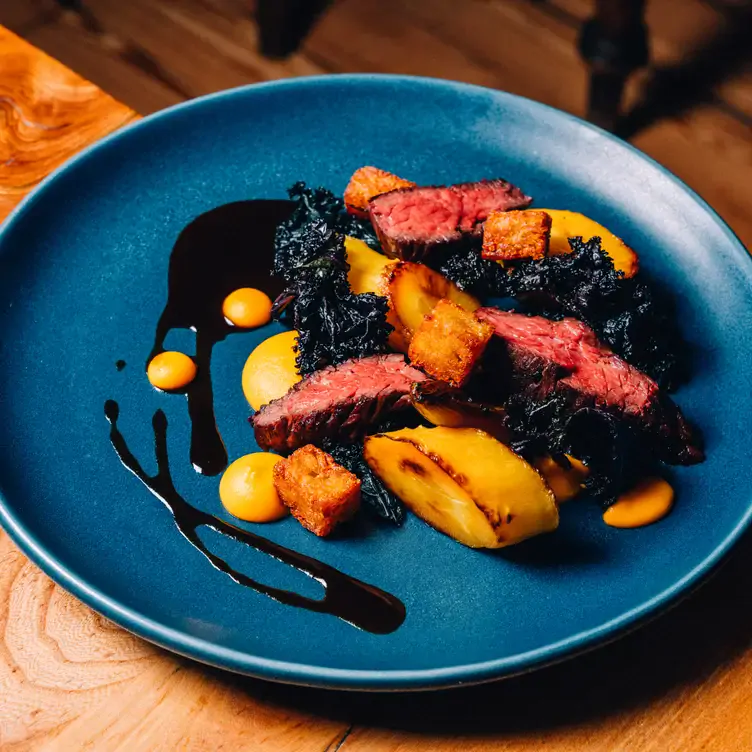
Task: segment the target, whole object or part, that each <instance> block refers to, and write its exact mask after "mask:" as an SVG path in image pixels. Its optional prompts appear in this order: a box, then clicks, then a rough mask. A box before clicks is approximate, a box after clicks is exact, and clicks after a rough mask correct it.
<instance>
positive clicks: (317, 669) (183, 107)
mask: <svg viewBox="0 0 752 752" xmlns="http://www.w3.org/2000/svg"><path fill="white" fill-rule="evenodd" d="M332 83H337V84H339V85H342V86H345V87H347V86H350V85H352V84H363V83H366V84H367V83H373V84H376V85H393V84H399V83H413V84H418V85H421V86H426V87H429V88H435V87H439V88H444V89H446V90H453V91H454V92H456V93H458V94H460V95H462V94H467V93H474V94H476V95H482V96H484V97H488V96H491V97H492V98H495V99H497V100H505V101H508V102H509V101H511V102H513V103H515V107H516V108H517V109H519V107H520V105H521V106H522V107H523V108H527V109H532V110H533V111H535V110H538V111H539V112H544V113H546V114H548V115H552V116H554V117H556V118H563V119H564V120H565V121H568V122H570V123H571V124H573V125H575V126H578V127H580V128H585V129H586V130H589V131H590V132H591V133H592V134H594V135H596V136H599V137H602V138H603V137H605V138H606V140H607V141H609V142H611V144H614V145H617V146H619V147H621V148H624V149H626V150H627V151H629V152H631V153H632V154H633V155H635V156H637V157H639V158H640V159H641V160H643V161H644V162H646V163H648V164H650V165H652V166H653V167H654V168H656V169H657V170H658V171H659V172H660V173H662V174H663V176H664V177H667V178H668V179H669V180H670V181H671V182H672V183H673V184H674V186H675V187H676V188H677V189H679V190H681V191H682V192H683V193H685V194H686V195H687V196H688V197H689V198H690V199H692V200H693V201H694V202H695V203H696V204H698V205H699V206H700V208H702V209H703V210H704V212H705V214H707V215H709V218H710V219H712V221H713V223H714V224H715V225H716V226H717V227H718V229H719V230H720V231H721V232H722V233H723V235H724V236H725V237H726V239H727V240H728V241H729V243H730V245H731V246H733V248H734V254H735V256H736V258H735V259H734V260H735V261H737V262H738V263H739V264H743V263H747V264H752V257H751V256H750V254H749V252H748V251H747V249H746V248H745V246H744V244H743V243H742V241H741V240H740V238H739V237H738V236H737V235H736V234H735V233H734V231H733V230H732V229H731V228H730V227H729V225H728V224H727V223H726V222H725V220H723V218H722V217H721V216H720V215H719V214H718V213H717V212H716V211H715V210H714V209H713V208H712V207H711V206H710V205H709V204H708V203H707V202H706V201H705V200H704V199H703V198H702V197H701V196H700V195H699V194H698V193H697V192H696V191H694V190H693V189H691V188H690V187H689V186H688V185H686V184H685V183H684V182H683V181H682V180H681V179H680V178H678V177H677V176H676V175H675V174H674V173H673V172H671V171H670V170H669V169H668V168H666V167H664V166H663V165H661V164H660V163H659V162H657V161H656V160H654V159H653V158H652V157H650V156H648V155H647V154H645V153H644V152H642V151H641V150H640V149H638V148H637V147H635V146H633V145H632V144H630V143H628V142H626V141H623V140H622V139H620V138H618V137H617V136H615V135H614V134H612V133H609V132H607V131H604V130H603V129H601V128H599V127H597V126H595V125H593V124H592V123H588V122H587V121H585V120H582V119H581V118H579V117H577V116H575V115H572V114H570V113H568V112H564V111H563V110H559V109H557V108H555V107H552V106H550V105H547V104H543V103H542V102H537V101H535V100H532V99H529V98H527V97H523V96H520V95H518V94H512V93H510V92H506V91H501V90H495V89H489V88H487V87H483V86H477V85H474V84H466V83H462V82H456V81H447V80H444V79H439V78H429V77H423V76H406V75H393V74H374V73H360V74H358V73H354V74H329V75H319V76H308V77H301V78H291V79H282V80H277V81H267V82H263V83H257V84H249V85H247V86H242V87H237V88H234V89H227V90H224V91H220V92H215V93H213V94H208V95H205V96H202V97H198V98H196V99H191V100H188V101H185V102H182V103H180V104H177V105H174V106H172V107H168V108H167V109H164V110H160V111H158V112H155V113H152V114H151V115H148V116H146V117H143V118H141V119H138V120H135V121H133V122H130V123H128V124H126V125H125V126H123V127H121V128H118V129H117V130H115V131H113V132H112V133H109V134H108V135H106V136H105V137H103V138H102V139H100V140H98V141H95V142H94V143H92V144H89V145H88V146H86V147H85V148H84V149H82V150H81V151H79V152H78V153H76V154H75V155H74V156H72V157H71V158H70V159H68V160H66V161H65V162H64V163H63V164H62V165H60V166H59V167H57V168H56V169H55V170H54V171H53V172H51V173H50V174H49V175H48V176H47V177H45V178H44V179H43V180H42V181H41V182H40V183H39V184H38V185H36V186H35V187H34V188H33V189H32V190H31V191H30V192H29V193H28V194H27V195H26V196H25V197H24V198H23V199H22V200H21V202H20V203H19V204H18V205H17V206H16V207H15V208H14V209H13V210H12V211H11V212H10V213H9V214H8V215H7V217H6V218H5V220H4V221H3V223H2V225H1V226H0V263H2V262H3V259H4V253H5V252H6V251H5V250H4V248H3V246H4V239H5V237H6V235H8V234H9V233H10V232H11V231H12V228H13V226H14V224H15V223H16V222H17V221H19V219H20V218H21V217H22V216H23V215H24V214H25V213H27V212H28V211H29V210H30V208H31V207H32V206H33V205H34V204H36V203H37V202H38V200H39V197H40V196H42V195H43V194H44V193H45V192H46V191H47V189H48V187H49V186H51V185H52V184H54V183H55V182H56V181H58V180H59V179H60V178H61V177H62V176H63V175H64V174H66V173H67V172H68V171H69V170H72V169H73V168H74V167H75V166H76V165H78V164H80V163H82V162H87V161H89V160H91V159H92V158H94V159H95V158H96V155H97V154H98V152H99V151H101V150H106V149H107V148H108V147H109V145H110V144H112V143H114V142H116V141H118V140H119V139H121V138H124V137H127V135H128V134H129V133H130V132H131V131H132V130H138V129H141V128H148V127H150V125H151V124H152V123H154V122H157V121H160V120H162V119H167V118H170V117H173V116H174V115H175V114H176V113H182V112H185V111H189V110H191V109H194V108H201V107H203V106H204V104H205V103H206V102H213V101H216V100H221V99H232V98H235V97H239V96H240V97H245V96H249V95H250V96H253V95H254V93H255V92H257V91H260V90H265V89H285V88H290V89H296V88H301V87H302V88H309V87H314V88H315V87H317V86H320V85H322V84H325V85H329V84H332ZM742 259H744V260H742ZM0 523H2V527H3V529H4V530H5V531H6V533H7V534H8V536H9V537H10V538H11V540H12V541H13V542H14V543H15V544H16V545H17V546H18V547H19V548H20V549H21V551H22V552H23V553H24V554H25V555H26V556H27V557H28V558H29V559H30V560H31V561H32V562H33V563H34V564H35V565H37V566H38V567H39V568H40V569H41V570H42V571H43V572H44V573H45V574H46V575H48V576H49V577H50V578H51V579H52V580H54V581H55V582H56V583H57V584H58V585H60V586H61V587H63V588H64V589H65V590H67V591H68V592H70V593H71V594H73V595H74V596H75V597H76V598H78V599H80V600H81V601H83V602H84V603H85V604H86V605H88V606H89V607H91V608H93V609H94V610H95V611H97V612H99V613H101V614H103V615H104V616H105V617H106V618H108V619H111V620H112V621H113V622H115V623H116V624H118V625H119V626H121V627H123V628H124V629H126V630H128V631H130V632H132V633H134V634H136V635H138V636H139V637H142V638H144V639H146V640H148V641H149V642H152V643H155V644H157V645H159V646H161V647H163V648H166V649H168V650H170V651H172V652H175V653H178V654H180V655H183V656H186V657H189V658H191V659H194V660H197V661H200V662H203V663H206V664H209V665H212V666H216V667H219V668H222V669H227V670H230V671H234V672H237V673H242V674H246V675H251V676H256V677H259V678H262V679H267V680H271V681H277V682H283V683H290V684H298V685H305V686H312V687H322V688H329V689H356V690H375V691H385V690H424V689H442V688H447V687H454V686H460V685H463V686H466V685H470V684H479V683H483V682H488V681H493V680H495V679H500V678H504V677H508V676H512V675H515V674H519V673H523V672H526V671H532V670H535V669H537V668H540V667H542V666H545V665H549V664H551V663H555V662H559V661H562V660H565V659H568V658H570V657H574V656H575V655H578V654H580V653H582V652H585V651H588V650H591V649H594V648H597V647H599V646H601V645H604V644H606V643H607V642H611V641H613V640H616V639H618V638H620V637H622V636H623V635H624V634H626V633H627V632H629V631H632V630H635V629H638V628H639V627H641V626H642V625H643V624H644V623H645V622H646V621H648V620H650V619H651V618H654V617H657V616H658V615H660V614H661V613H663V612H664V611H665V610H667V609H668V608H670V607H671V606H674V605H676V604H677V603H678V602H679V600H680V599H681V597H682V596H688V595H690V594H691V592H692V591H693V590H694V589H695V587H697V586H699V585H700V584H701V583H702V582H703V581H704V580H705V578H706V577H707V576H708V575H710V574H711V573H712V572H713V571H715V570H716V569H717V567H718V566H719V565H720V564H721V563H722V562H723V560H724V559H725V558H726V556H727V554H728V553H729V552H730V551H731V549H732V548H733V546H734V545H735V544H736V543H737V542H738V541H739V539H740V538H741V537H742V535H743V533H744V532H745V530H746V529H747V528H748V527H750V524H751V523H752V498H750V500H749V505H748V507H747V509H746V511H745V513H744V514H743V515H742V517H741V518H740V519H739V521H738V522H737V524H736V525H735V526H734V527H733V528H732V529H731V530H730V531H729V533H728V534H727V535H726V536H725V537H724V539H723V540H722V541H721V542H720V543H719V544H718V545H717V546H716V547H715V549H714V550H713V551H712V552H711V553H710V554H708V555H707V556H706V557H705V558H704V559H703V560H702V561H701V562H700V563H698V564H697V565H696V566H695V567H693V568H692V569H691V570H690V571H689V572H687V573H686V574H685V575H684V576H683V577H682V578H680V579H679V580H677V581H676V582H674V583H673V584H672V585H671V586H670V587H668V588H666V589H664V590H663V591H661V592H660V593H658V594H657V595H655V596H653V597H652V598H650V599H648V600H647V601H643V602H642V603H641V604H640V605H639V606H635V607H634V608H631V609H629V610H628V611H625V612H624V613H622V614H620V615H619V616H617V617H615V618H613V619H610V620H609V621H607V622H604V623H603V624H600V625H598V626H597V627H594V628H592V629H588V630H583V631H580V632H577V633H575V634H573V635H570V636H568V637H566V638H564V639H562V640H559V641H557V642H555V643H549V644H548V645H545V646H542V647H539V648H536V649H534V650H530V651H526V652H524V653H517V654H516V655H513V656H508V657H506V658H497V659H493V660H488V661H482V662H477V663H470V664H459V665H454V666H448V667H442V668H432V669H415V670H404V671H402V670H393V669H378V670H374V669H335V668H327V667H325V666H316V665H311V664H307V663H296V662H292V661H279V660H275V659H270V658H264V657H261V656H258V655H252V654H251V653H248V652H242V651H238V650H233V649H230V648H226V647H222V646H220V645H217V644H215V643H213V642H211V641H209V640H205V639H201V638H197V637H193V636H191V635H189V634H186V633H185V632H182V631H180V630H177V629H173V628H171V627H167V626H165V625H163V624H161V623H159V622H158V621H156V620H153V619H151V618H149V617H147V616H145V615H143V614H142V613H140V612H139V611H137V610H136V609H131V608H128V607H126V606H123V605H122V604H121V603H119V602H118V601H117V600H116V599H113V598H111V597H110V596H108V595H107V594H106V593H105V592H104V591H103V590H101V589H100V588H97V587H95V586H93V585H91V584H90V583H89V582H88V580H87V578H86V577H85V576H82V575H80V574H77V573H76V572H75V571H73V570H72V569H71V568H69V567H68V566H66V564H65V563H64V562H62V561H60V560H58V559H57V558H56V557H55V556H53V555H52V554H51V553H50V552H48V551H47V549H46V548H45V546H44V545H43V544H42V543H41V542H40V541H39V539H38V538H37V537H36V535H35V534H34V533H33V531H32V530H30V529H28V528H27V527H26V526H25V525H24V524H23V523H22V522H21V521H20V520H19V519H18V517H17V516H16V515H15V514H14V512H13V508H12V503H11V502H10V500H9V499H6V497H5V495H4V494H3V492H2V491H1V490H0Z"/></svg>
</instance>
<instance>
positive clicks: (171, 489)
mask: <svg viewBox="0 0 752 752" xmlns="http://www.w3.org/2000/svg"><path fill="white" fill-rule="evenodd" d="M104 412H105V416H106V417H107V420H108V421H109V422H110V441H111V442H112V446H113V448H114V449H115V452H116V453H117V455H118V457H119V458H120V461H121V462H122V463H123V465H124V466H125V467H126V468H127V469H128V470H130V472H131V473H133V475H135V476H136V477H137V478H138V479H139V480H140V481H141V482H142V483H143V484H144V485H145V486H146V487H147V488H148V489H149V491H151V493H152V494H154V496H156V497H157V498H158V499H159V500H160V501H161V502H162V503H163V504H164V505H165V506H166V507H167V508H168V509H169V510H170V512H171V513H172V516H173V519H174V520H175V524H176V525H177V528H178V530H179V531H180V532H181V533H182V534H183V536H184V537H185V539H186V540H187V541H188V542H189V543H190V544H191V545H192V546H193V547H194V548H196V549H198V550H199V551H200V552H201V553H202V554H203V555H204V556H205V557H206V558H207V559H208V560H209V561H210V562H211V564H212V565H213V566H214V567H215V568H216V569H218V570H219V571H220V572H224V574H226V575H227V576H228V577H230V578H231V579H232V580H234V581H235V582H237V583H238V584H239V585H243V586H245V587H248V588H251V589H252V590H255V591H257V592H259V593H262V594H263V595H267V596H269V597H270V598H273V599H274V600H275V601H279V602H280V603H284V604H286V605H289V606H297V607H298V608H305V609H308V610H309V611H317V612H319V613H324V614H331V615H332V616H336V617H338V618H339V619H342V620H343V621H346V622H348V623H349V624H352V625H353V626H355V627H359V628H360V629H363V630H365V631H367V632H373V633H375V634H388V633H390V632H394V630H396V629H397V628H398V627H399V626H400V625H401V624H402V622H403V621H404V620H405V606H404V604H403V603H402V601H400V600H399V599H398V598H396V597H395V596H393V595H390V594H389V593H386V592H384V591H383V590H380V589H379V588H377V587H374V586H373V585H369V584H368V583H365V582H362V581H361V580H356V579H354V578H353V577H349V576H348V575H346V574H344V573H343V572H340V571H339V570H337V569H334V568H333V567H330V566H328V565H327V564H324V563H323V562H320V561H318V560H316V559H312V558H311V557H309V556H305V555H304V554H299V553H297V552H295V551H291V550H290V549H289V548H284V547H283V546H280V545H279V544H277V543H273V542H272V541H270V540H267V539H266V538H262V537H261V536H259V535H256V534H254V533H251V532H249V531H247V530H242V529H241V528H239V527H235V525H231V524H229V523H227V522H224V521H223V520H220V519H219V518H218V517H214V516H213V515H211V514H208V513H206V512H203V511H201V510H200V509H197V508H196V507H194V506H193V505H192V504H189V503H188V502H187V501H186V500H185V499H184V498H183V497H182V496H181V495H180V494H179V493H178V492H177V490H176V489H175V485H174V483H173V480H172V476H171V475H170V467H169V462H168V458H167V417H166V416H165V414H164V413H163V412H162V411H161V410H157V412H156V413H154V417H153V419H152V425H153V427H154V442H155V452H156V458H157V473H156V475H153V476H152V475H147V474H146V473H145V472H144V470H143V468H142V466H141V463H140V462H139V461H138V460H137V459H136V457H135V456H134V455H133V453H132V452H131V451H130V449H129V448H128V445H127V443H126V441H125V439H124V437H123V435H122V434H121V433H120V430H119V429H118V426H117V421H118V416H119V413H120V411H119V408H118V404H117V402H115V401H113V400H108V401H107V402H106V403H105V406H104ZM202 526H204V527H208V528H211V529H212V530H215V531H216V532H218V533H221V534H222V535H226V536H228V537H230V538H233V539H234V540H236V541H238V542H240V543H243V544H245V545H247V546H250V547H251V548H254V549H256V550H257V551H261V552H262V553H265V554H268V555H269V556H273V557H274V558H275V559H277V560H278V561H281V562H283V563H284V564H289V565H290V566H293V567H295V568H296V569H297V570H299V571H300V572H303V573H304V574H307V575H308V576H309V577H312V578H313V579H315V580H317V581H318V582H320V583H321V584H322V585H323V586H324V597H323V598H321V599H318V600H317V599H315V598H308V597H306V596H303V595H300V594H299V593H295V592H292V591H289V590H281V589H279V588H274V587H271V586H269V585H264V584H263V583H261V582H257V581H256V580H254V579H252V578H251V577H248V576H247V575H245V574H243V573H242V572H238V571H237V570H236V569H233V568H232V567H231V566H230V565H229V564H228V563H227V562H226V561H224V559H221V558H219V557H218V556H216V555H215V554H213V553H212V552H211V551H209V549H208V548H207V547H206V545H205V544H204V543H203V542H202V541H201V539H200V538H199V536H198V532H197V530H198V528H200V527H202Z"/></svg>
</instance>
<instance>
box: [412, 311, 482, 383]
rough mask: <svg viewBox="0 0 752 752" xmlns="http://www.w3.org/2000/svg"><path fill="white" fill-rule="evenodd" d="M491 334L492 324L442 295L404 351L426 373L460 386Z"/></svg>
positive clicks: (466, 379) (467, 377) (470, 373)
mask: <svg viewBox="0 0 752 752" xmlns="http://www.w3.org/2000/svg"><path fill="white" fill-rule="evenodd" d="M493 334H494V328H493V327H492V326H491V325H490V324H488V323H487V322H485V321H481V320H480V319H478V318H477V317H476V316H475V314H474V313H473V312H472V311H467V310H465V309H464V308H463V307H462V306H459V305H457V304H456V303H453V302H452V301H451V300H447V299H446V298H443V299H442V300H440V301H439V302H438V303H437V304H436V305H435V306H434V308H433V310H432V311H431V313H429V314H428V316H426V317H425V318H424V319H423V321H422V322H421V324H420V326H419V327H418V328H417V329H416V330H415V333H414V334H413V338H412V341H411V342H410V347H409V349H408V354H409V357H410V360H411V361H412V363H413V365H416V366H418V368H422V369H423V370H424V371H425V372H426V373H427V374H428V375H429V376H433V378H435V379H439V380H440V381H446V382H447V383H448V384H451V385H452V386H457V387H460V386H463V385H464V384H465V383H467V381H468V379H469V378H470V376H471V375H472V372H473V368H474V367H475V364H476V363H477V362H478V360H479V359H480V357H481V356H482V355H483V351H484V350H485V349H486V345H487V344H488V342H489V340H490V339H491V337H493Z"/></svg>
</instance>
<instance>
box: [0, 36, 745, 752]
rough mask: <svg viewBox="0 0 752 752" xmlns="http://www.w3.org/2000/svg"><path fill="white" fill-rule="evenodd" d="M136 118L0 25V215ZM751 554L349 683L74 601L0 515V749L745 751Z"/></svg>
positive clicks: (741, 548)
mask: <svg viewBox="0 0 752 752" xmlns="http://www.w3.org/2000/svg"><path fill="white" fill-rule="evenodd" d="M136 118H137V115H136V114H135V113H134V112H132V111H131V110H129V109H128V108H127V107H125V106H124V105H122V104H120V103H118V102H117V101H115V100H114V99H112V98H111V97H110V96H108V95H107V94H105V93H104V92H102V91H101V90H99V89H98V88H97V87H95V86H93V85H92V84H90V83H88V82H87V81H84V80H83V79H82V78H80V77H79V76H77V75H76V74H74V73H72V72H71V71H70V70H68V69H66V68H65V67H64V66H62V65H61V64H59V63H57V62H56V61H54V60H52V59H51V58H49V57H46V56H45V55H44V54H42V53H41V52H39V50H37V49H35V48H34V47H32V46H30V45H29V44H27V43H26V42H23V41H22V40H21V39H19V38H18V37H16V36H14V35H13V34H11V33H10V32H8V31H6V30H4V29H2V27H0V220H1V219H2V218H4V217H5V215H6V214H7V213H8V212H9V211H10V210H11V209H12V208H13V206H15V205H16V204H17V203H18V202H19V201H20V200H21V199H22V198H23V196H24V195H25V194H26V193H27V192H28V191H29V190H30V189H31V188H33V187H34V185H35V184H36V183H38V182H39V180H41V179H42V178H43V177H44V176H45V175H47V174H48V173H49V172H50V171H51V170H53V169H54V168H55V167H57V166H58V165H59V164H61V163H62V162H64V161H65V160H66V159H67V158H68V157H70V156H71V155H72V154H73V153H75V152H76V151H78V150H79V149H81V148H83V147H84V146H86V145H87V144H89V143H91V142H93V141H96V140H97V139H98V138H101V137H102V136H104V135H105V134H107V133H109V132H111V131H113V130H115V129H116V128H119V127H121V126H122V125H124V124H126V123H128V122H131V121H133V120H134V119H136ZM718 177H719V179H721V180H722V179H723V176H722V175H719V176H718ZM635 566H639V562H635ZM751 568H752V539H751V538H750V537H749V536H748V537H747V538H746V539H745V540H744V541H742V543H741V544H740V545H739V546H738V548H737V550H736V552H735V553H734V554H733V556H732V557H731V559H730V560H729V561H728V563H727V564H726V565H725V566H724V567H723V568H722V569H721V571H720V572H719V573H718V574H717V575H716V576H715V577H714V578H713V579H712V581H711V582H709V583H708V584H707V585H706V586H704V587H703V588H701V589H700V591H699V592H697V593H696V594H694V595H693V596H691V597H690V598H688V599H687V600H685V601H684V602H683V603H681V604H680V605H679V606H677V607H676V608H675V609H674V610H673V611H671V612H670V613H669V614H667V615H665V616H664V617H662V618H660V619H659V620H657V621H655V622H653V623H652V624H650V625H648V626H646V627H645V628H643V629H642V630H640V631H638V632H636V633H634V634H632V635H629V636H627V637H625V638H624V639H622V640H620V641H619V642H617V643H614V644H612V645H610V646H608V647H605V648H602V649H600V650H597V651H595V652H592V653H589V654H588V655H585V656H582V657H580V658H577V659H575V660H572V661H569V662H566V663H563V664H560V665H558V666H554V667H551V668H548V669H544V670H541V671H538V672H536V673H534V674H529V675H526V676H523V677H518V678H514V679H510V680H507V681H504V682H498V683H495V684H491V685H486V686H483V687H475V688H468V689H462V690H455V691H452V692H437V693H426V694H420V695H408V696H405V695H376V694H367V695H366V694H357V693H336V692H327V691H322V690H311V689H304V688H295V687H286V686H282V685H273V684H269V683H266V682H261V681H257V680H252V679H246V678H242V677H237V676H233V675H230V674H226V673H223V672H220V671H216V670H212V669H207V668H205V667H202V666H200V665H198V664H195V663H192V662H190V661H187V660H184V659H180V658H177V657H175V656H172V655H170V654H168V653H166V652H164V651H162V650H160V649H158V648H155V647H153V646H152V645H150V644H148V643H146V642H143V641H142V640H140V639H138V638H136V637H134V636H132V635H130V634H129V633H127V632H125V631H123V630H121V629H120V628H118V627H116V626H115V625H113V624H112V623H110V622H109V621H107V620H106V619H104V618H103V617H101V616H99V615H98V614H96V613H94V612H93V611H91V610H90V609H89V608H88V607H86V606H84V605H82V604H81V603H79V602H78V601H76V600H75V599H74V598H73V597H72V596H70V595H68V594H67V593H66V592H65V591H64V590H62V589H61V588H59V587H58V586H57V585H55V584H54V583H53V582H52V581H51V580H49V579H48V578H47V577H46V576H45V575H44V574H42V573H41V572H40V571H39V569H37V568H36V567H35V566H34V565H33V564H31V563H30V562H29V561H28V560H27V559H26V558H25V557H24V556H23V555H22V554H21V553H20V552H19V551H18V550H17V549H16V548H15V547H14V545H13V544H12V543H11V542H10V540H9V539H8V537H7V536H6V535H5V534H4V533H2V532H0V749H1V750H3V751H4V752H12V751H15V750H65V752H69V751H71V750H79V749H92V750H97V751H99V750H128V752H131V751H135V752H138V751H140V750H149V752H151V750H165V751H167V750H178V749H180V750H221V749H227V750H290V751H294V752H298V751H301V752H308V751H309V750H310V751H311V752H335V751H336V750H344V752H366V751H368V752H398V751H401V752H407V751H408V750H409V751H411V752H412V751H415V750H439V751H444V750H463V752H473V751H474V750H499V751H501V750H503V751H504V752H523V751H525V752H529V751H531V750H553V751H555V752H591V751H592V752H648V751H651V752H674V751H676V752H694V751H695V750H697V751H699V750H703V752H737V751H738V752H749V751H750V750H752V598H750V585H751V584H752V574H751V573H750V569H751ZM645 576H646V577H649V576H650V573H649V572H646V573H645Z"/></svg>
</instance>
